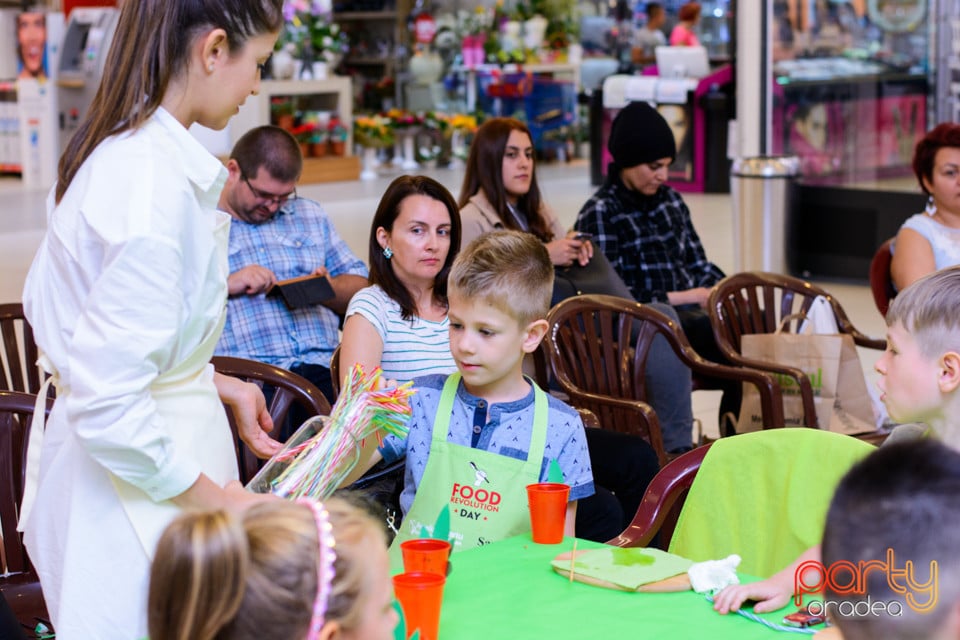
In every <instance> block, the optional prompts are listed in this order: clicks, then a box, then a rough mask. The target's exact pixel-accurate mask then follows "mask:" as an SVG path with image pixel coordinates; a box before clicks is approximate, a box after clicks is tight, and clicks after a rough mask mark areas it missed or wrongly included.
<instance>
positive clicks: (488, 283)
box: [447, 230, 553, 325]
mask: <svg viewBox="0 0 960 640" xmlns="http://www.w3.org/2000/svg"><path fill="white" fill-rule="evenodd" d="M447 286H448V288H449V290H450V292H451V293H456V294H458V295H461V296H463V297H464V298H466V299H468V300H472V301H483V302H485V303H487V304H489V305H491V306H493V307H495V308H497V309H499V310H500V311H502V312H504V313H506V314H507V315H509V316H510V317H512V318H514V319H515V320H517V322H519V323H520V324H521V325H527V324H528V323H530V322H533V321H534V320H540V319H542V318H545V317H546V316H547V311H549V310H550V298H551V296H552V295H553V264H552V263H551V262H550V254H548V253H547V248H546V247H545V246H544V245H543V242H541V241H540V239H539V238H537V237H536V236H535V235H533V234H531V233H525V232H522V231H506V230H504V231H491V232H490V233H485V234H484V235H482V236H480V237H479V238H477V239H476V240H474V241H473V242H471V243H470V244H468V245H467V246H466V248H465V249H464V250H463V251H461V252H460V255H458V256H457V259H456V260H455V261H454V263H453V268H451V269H450V279H449V281H448V284H447Z"/></svg>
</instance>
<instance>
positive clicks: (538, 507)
mask: <svg viewBox="0 0 960 640" xmlns="http://www.w3.org/2000/svg"><path fill="white" fill-rule="evenodd" d="M569 497H570V486H569V485H566V484H561V483H559V482H538V483H537V484H528V485H527V501H528V504H529V505H530V528H531V529H532V531H533V541H534V542H536V543H537V544H559V543H561V542H563V524H564V520H565V518H566V516H567V499H568V498H569Z"/></svg>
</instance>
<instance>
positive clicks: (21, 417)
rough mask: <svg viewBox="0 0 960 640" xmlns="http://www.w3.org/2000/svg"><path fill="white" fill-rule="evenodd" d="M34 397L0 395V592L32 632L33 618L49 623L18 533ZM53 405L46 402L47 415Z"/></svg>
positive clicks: (34, 572) (18, 617)
mask: <svg viewBox="0 0 960 640" xmlns="http://www.w3.org/2000/svg"><path fill="white" fill-rule="evenodd" d="M36 400H37V397H36V396H35V395H33V394H29V393H23V392H20V391H0V474H2V476H0V527H2V529H0V532H2V533H3V547H2V551H3V558H2V559H3V563H0V573H2V574H3V575H2V576H0V591H2V592H3V597H4V598H5V599H6V601H7V603H8V604H9V605H10V608H11V609H12V610H13V612H14V615H15V616H16V617H17V619H18V620H20V621H21V622H24V623H28V624H29V626H30V627H31V628H32V627H33V624H34V618H35V617H38V618H42V619H44V620H48V619H49V616H48V615H47V606H46V603H45V602H44V601H43V594H42V593H41V591H40V578H39V577H38V576H37V573H36V571H35V570H34V568H33V565H31V564H30V558H28V557H27V550H26V548H25V547H24V546H23V535H22V534H21V533H19V532H18V531H17V520H18V518H19V515H20V501H21V500H22V499H23V483H24V475H25V473H26V459H27V434H28V433H29V428H30V421H31V420H32V419H33V411H34V406H35V405H36ZM52 405H53V401H52V400H47V411H46V412H47V413H49V412H50V407H51V406H52Z"/></svg>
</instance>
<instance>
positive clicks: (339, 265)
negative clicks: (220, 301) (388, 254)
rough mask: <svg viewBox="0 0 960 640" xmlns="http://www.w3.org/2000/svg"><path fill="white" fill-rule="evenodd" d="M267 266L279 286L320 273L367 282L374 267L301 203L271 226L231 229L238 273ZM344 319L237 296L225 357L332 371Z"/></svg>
mask: <svg viewBox="0 0 960 640" xmlns="http://www.w3.org/2000/svg"><path fill="white" fill-rule="evenodd" d="M253 264H259V265H261V266H263V267H266V268H267V269H270V270H271V271H273V273H274V274H275V275H276V277H277V279H278V280H286V279H287V278H296V277H299V276H305V275H309V274H311V273H313V271H314V269H316V268H317V267H320V266H323V267H326V268H327V272H328V273H329V274H330V276H331V277H335V276H339V275H342V274H345V273H350V274H354V275H358V276H364V277H366V276H367V267H366V265H365V264H364V263H363V261H362V260H360V259H359V258H357V256H355V255H354V254H353V252H352V251H350V249H349V247H347V245H346V243H345V242H344V241H343V240H342V239H341V238H340V236H339V235H338V234H337V230H336V229H334V227H333V224H332V223H331V222H330V218H329V217H327V214H326V212H325V211H324V210H323V208H322V207H321V206H320V205H319V204H318V203H316V202H314V201H313V200H309V199H307V198H297V199H295V200H292V201H290V202H287V203H286V204H284V205H283V207H281V209H280V210H279V211H278V212H277V214H276V215H275V216H274V217H273V218H272V219H270V220H269V221H267V222H264V223H263V224H249V223H246V222H243V221H241V220H237V219H234V220H233V221H232V223H231V225H230V273H234V272H236V271H239V270H240V269H242V268H243V267H247V266H250V265H253ZM339 323H340V320H339V318H338V317H337V314H335V313H334V312H333V311H331V310H330V309H328V308H327V307H325V306H323V305H316V306H314V307H308V308H305V309H296V310H293V311H291V310H290V309H287V306H286V305H285V304H284V303H283V301H282V300H281V299H280V298H279V297H274V298H267V297H266V296H265V295H264V294H262V293H261V294H257V295H255V296H248V295H236V296H230V298H229V299H228V301H227V324H226V326H225V327H224V329H223V335H222V336H221V337H220V342H219V343H218V344H217V350H216V353H217V355H224V356H235V357H238V358H248V359H250V360H259V361H260V362H267V363H269V364H274V365H277V366H279V367H283V368H284V369H290V368H291V367H293V366H296V365H299V364H316V365H320V366H323V367H329V366H330V357H331V356H332V355H333V350H334V349H336V347H337V345H338V344H339V343H340V335H339V333H338V329H339Z"/></svg>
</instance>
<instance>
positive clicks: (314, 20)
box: [276, 0, 349, 63]
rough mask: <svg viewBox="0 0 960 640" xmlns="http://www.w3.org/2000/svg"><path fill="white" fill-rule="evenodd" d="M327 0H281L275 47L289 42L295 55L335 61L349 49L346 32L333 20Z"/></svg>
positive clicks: (328, 0) (281, 46)
mask: <svg viewBox="0 0 960 640" xmlns="http://www.w3.org/2000/svg"><path fill="white" fill-rule="evenodd" d="M332 10H333V8H332V6H331V3H330V0H285V1H284V3H283V17H284V20H285V23H284V27H283V31H282V32H281V34H280V38H279V39H278V40H277V47H276V48H277V50H280V49H281V48H283V47H284V45H286V44H287V43H293V45H294V47H295V53H296V55H297V56H298V57H299V58H301V59H312V60H318V61H324V62H327V63H336V62H337V61H338V60H339V59H340V57H341V56H342V55H343V54H344V53H346V51H347V49H348V48H349V40H348V38H347V34H345V33H344V32H343V31H342V30H341V29H340V25H338V24H337V23H336V22H334V21H333V15H332Z"/></svg>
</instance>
